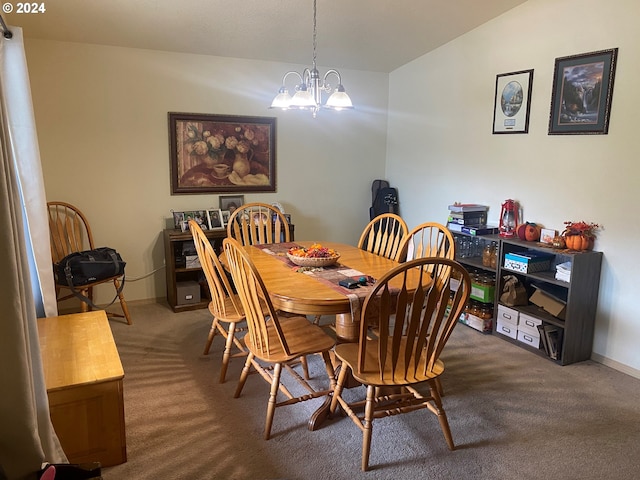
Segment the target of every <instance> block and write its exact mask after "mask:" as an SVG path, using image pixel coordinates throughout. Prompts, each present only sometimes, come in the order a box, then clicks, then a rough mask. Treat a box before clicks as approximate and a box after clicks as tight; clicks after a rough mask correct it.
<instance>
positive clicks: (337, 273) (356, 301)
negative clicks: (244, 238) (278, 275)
mask: <svg viewBox="0 0 640 480" xmlns="http://www.w3.org/2000/svg"><path fill="white" fill-rule="evenodd" d="M254 247H256V248H258V249H260V250H262V251H263V252H264V253H267V254H269V255H273V256H274V257H275V258H277V259H278V260H280V261H281V262H283V263H285V264H286V265H287V266H289V267H291V269H292V270H295V271H297V272H300V273H302V274H305V275H309V276H311V277H313V278H314V279H315V280H317V281H318V282H320V283H323V284H324V285H327V286H328V287H331V288H332V289H334V290H335V291H337V292H339V293H341V294H343V295H344V296H346V297H347V298H348V299H349V305H350V307H351V315H352V317H353V318H354V319H356V321H358V320H359V319H360V309H361V305H362V303H363V302H364V299H365V298H366V297H367V295H369V293H370V292H371V290H373V285H374V284H375V281H376V280H375V279H374V278H373V277H370V276H368V275H366V274H365V273H363V272H360V271H358V270H355V269H353V268H350V267H348V266H345V265H342V264H341V263H340V262H339V261H338V262H337V263H335V264H333V265H329V266H328V267H300V266H298V265H296V264H295V263H293V262H292V261H291V260H289V257H287V251H288V250H289V249H290V248H292V247H295V248H302V246H301V245H298V244H297V243H295V242H284V243H273V244H263V245H254ZM361 277H365V278H366V279H367V285H361V286H360V287H358V288H345V287H343V286H341V285H338V282H340V280H344V279H345V278H351V279H354V280H359V279H360V278H361Z"/></svg>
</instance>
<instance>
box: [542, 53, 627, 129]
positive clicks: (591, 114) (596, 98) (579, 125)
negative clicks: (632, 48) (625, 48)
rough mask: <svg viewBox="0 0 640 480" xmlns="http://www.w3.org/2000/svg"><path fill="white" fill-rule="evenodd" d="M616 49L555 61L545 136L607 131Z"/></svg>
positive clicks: (561, 58)
mask: <svg viewBox="0 0 640 480" xmlns="http://www.w3.org/2000/svg"><path fill="white" fill-rule="evenodd" d="M617 56H618V49H617V48H612V49H610V50H600V51H597V52H591V53H584V54H580V55H571V56H569V57H560V58H556V64H555V69H554V72H553V90H552V94H551V113H550V115H549V135H606V134H607V133H608V132H609V116H610V114H611V98H612V96H613V81H614V78H615V73H616V60H617Z"/></svg>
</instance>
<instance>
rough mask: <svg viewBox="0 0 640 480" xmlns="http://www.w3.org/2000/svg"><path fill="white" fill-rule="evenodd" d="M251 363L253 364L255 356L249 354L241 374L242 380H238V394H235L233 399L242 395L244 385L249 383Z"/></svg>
mask: <svg viewBox="0 0 640 480" xmlns="http://www.w3.org/2000/svg"><path fill="white" fill-rule="evenodd" d="M251 362H253V354H252V353H249V354H248V355H247V361H246V362H244V368H243V369H242V373H240V380H238V386H237V387H236V392H235V393H234V394H233V398H238V397H239V396H240V394H241V393H242V389H243V388H244V384H245V382H246V381H247V377H248V376H249V371H250V370H251Z"/></svg>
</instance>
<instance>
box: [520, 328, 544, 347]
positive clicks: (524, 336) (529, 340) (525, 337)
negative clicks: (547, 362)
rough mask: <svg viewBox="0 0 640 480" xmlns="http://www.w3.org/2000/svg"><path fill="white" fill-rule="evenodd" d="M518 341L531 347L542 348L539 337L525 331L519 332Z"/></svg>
mask: <svg viewBox="0 0 640 480" xmlns="http://www.w3.org/2000/svg"><path fill="white" fill-rule="evenodd" d="M518 340H519V341H520V342H522V343H526V344H527V345H529V346H530V347H533V348H540V337H539V336H538V335H531V334H529V333H528V332H526V331H524V330H518Z"/></svg>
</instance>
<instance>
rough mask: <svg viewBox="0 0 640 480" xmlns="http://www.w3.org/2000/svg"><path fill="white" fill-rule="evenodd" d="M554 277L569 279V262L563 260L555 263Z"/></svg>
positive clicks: (564, 280)
mask: <svg viewBox="0 0 640 480" xmlns="http://www.w3.org/2000/svg"><path fill="white" fill-rule="evenodd" d="M556 279H557V280H562V281H563V282H570V281H571V262H564V263H560V264H558V265H556Z"/></svg>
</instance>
